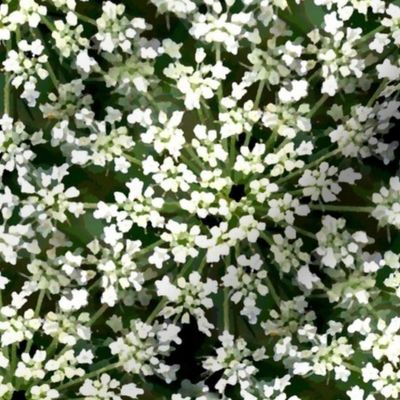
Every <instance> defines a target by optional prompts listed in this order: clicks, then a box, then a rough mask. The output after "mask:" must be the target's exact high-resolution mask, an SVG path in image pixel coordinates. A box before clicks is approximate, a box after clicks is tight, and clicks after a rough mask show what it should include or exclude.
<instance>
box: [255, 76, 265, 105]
mask: <svg viewBox="0 0 400 400" xmlns="http://www.w3.org/2000/svg"><path fill="white" fill-rule="evenodd" d="M265 83H266V82H265V79H263V80H262V81H260V83H259V84H258V88H257V93H256V98H255V100H254V108H258V105H259V104H260V100H261V95H262V93H263V90H264V87H265Z"/></svg>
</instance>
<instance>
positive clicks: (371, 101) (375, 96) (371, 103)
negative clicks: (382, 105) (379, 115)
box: [367, 79, 388, 107]
mask: <svg viewBox="0 0 400 400" xmlns="http://www.w3.org/2000/svg"><path fill="white" fill-rule="evenodd" d="M387 83H388V80H387V79H384V80H383V81H382V82H381V84H380V85H379V87H378V88H377V89H376V91H375V93H374V94H373V95H372V96H371V98H370V99H369V101H368V103H367V107H372V106H373V105H374V103H375V101H376V99H377V98H378V97H379V95H380V94H381V93H382V92H383V90H384V89H385V87H386V85H387Z"/></svg>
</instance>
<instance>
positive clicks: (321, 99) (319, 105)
mask: <svg viewBox="0 0 400 400" xmlns="http://www.w3.org/2000/svg"><path fill="white" fill-rule="evenodd" d="M328 98H329V96H328V95H327V94H324V95H323V96H322V97H321V98H320V99H319V100H318V101H317V102H316V103H315V104H314V107H313V108H312V109H311V110H310V112H309V113H308V118H311V117H312V116H314V114H315V113H316V112H317V111H318V110H319V108H320V107H321V106H322V105H323V104H324V103H325V102H326V100H328Z"/></svg>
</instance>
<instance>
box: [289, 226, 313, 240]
mask: <svg viewBox="0 0 400 400" xmlns="http://www.w3.org/2000/svg"><path fill="white" fill-rule="evenodd" d="M293 228H294V229H295V230H296V231H297V232H299V233H301V234H302V235H304V236H306V237H308V238H310V239H313V240H317V237H316V236H315V235H314V233H312V232H309V231H306V230H305V229H303V228H299V227H298V226H294V225H293Z"/></svg>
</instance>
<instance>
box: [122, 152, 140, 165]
mask: <svg viewBox="0 0 400 400" xmlns="http://www.w3.org/2000/svg"><path fill="white" fill-rule="evenodd" d="M123 156H124V157H125V158H126V159H127V160H128V161H130V162H131V163H132V164H135V165H139V166H142V162H141V161H140V160H138V159H137V158H135V157H132V156H130V155H129V154H124V155H123Z"/></svg>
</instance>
